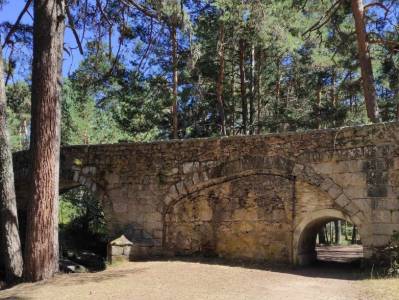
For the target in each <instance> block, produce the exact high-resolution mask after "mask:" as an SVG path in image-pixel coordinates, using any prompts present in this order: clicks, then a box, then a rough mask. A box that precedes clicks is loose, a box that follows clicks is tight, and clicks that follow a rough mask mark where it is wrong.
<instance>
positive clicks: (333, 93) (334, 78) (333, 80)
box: [331, 69, 337, 107]
mask: <svg viewBox="0 0 399 300" xmlns="http://www.w3.org/2000/svg"><path fill="white" fill-rule="evenodd" d="M336 81H337V72H336V71H335V69H333V70H332V74H331V104H332V107H337V88H336Z"/></svg>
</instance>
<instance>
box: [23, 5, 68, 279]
mask: <svg viewBox="0 0 399 300" xmlns="http://www.w3.org/2000/svg"><path fill="white" fill-rule="evenodd" d="M64 5H65V3H64V1H59V0H36V1H34V26H33V34H34V40H33V65H32V109H31V111H32V131H31V132H32V134H31V155H32V160H31V161H32V169H31V178H32V184H31V200H30V202H29V204H28V211H27V215H28V217H27V228H26V247H25V270H24V275H25V278H26V280H28V281H38V280H43V279H47V278H50V277H52V276H53V275H54V273H56V272H57V271H58V257H59V247H58V183H59V154H60V84H61V78H60V75H61V70H62V54H63V41H64V38H63V37H64V26H65V25H64V19H65V6H64Z"/></svg>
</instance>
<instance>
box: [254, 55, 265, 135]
mask: <svg viewBox="0 0 399 300" xmlns="http://www.w3.org/2000/svg"><path fill="white" fill-rule="evenodd" d="M263 60H264V58H263V55H262V50H261V49H258V52H257V64H256V87H255V90H256V103H257V104H256V105H257V109H256V133H257V134H260V132H261V125H260V117H261V110H262V107H261V97H260V86H261V81H262V78H261V62H262V61H263Z"/></svg>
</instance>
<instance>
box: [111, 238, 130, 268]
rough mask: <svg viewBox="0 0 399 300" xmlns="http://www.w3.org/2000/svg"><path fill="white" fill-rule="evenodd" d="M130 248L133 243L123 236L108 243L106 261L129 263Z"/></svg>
mask: <svg viewBox="0 0 399 300" xmlns="http://www.w3.org/2000/svg"><path fill="white" fill-rule="evenodd" d="M132 246H133V243H132V242H131V241H129V240H128V239H127V238H126V237H125V236H124V235H123V234H122V235H121V236H120V237H118V238H117V239H115V240H113V241H111V242H109V244H108V249H107V256H108V261H109V262H110V263H114V262H116V261H129V260H130V252H131V249H132Z"/></svg>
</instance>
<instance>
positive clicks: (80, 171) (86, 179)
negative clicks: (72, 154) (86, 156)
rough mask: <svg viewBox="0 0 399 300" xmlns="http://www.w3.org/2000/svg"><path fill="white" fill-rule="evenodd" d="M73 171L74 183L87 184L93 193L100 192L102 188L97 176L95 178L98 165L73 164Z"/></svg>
mask: <svg viewBox="0 0 399 300" xmlns="http://www.w3.org/2000/svg"><path fill="white" fill-rule="evenodd" d="M72 171H73V177H72V181H73V182H74V183H76V184H77V185H83V186H85V187H86V188H87V189H88V190H89V191H91V192H92V193H93V194H97V193H98V192H99V190H100V189H101V188H100V186H99V185H98V183H97V182H96V178H95V176H96V173H97V168H96V167H90V166H85V167H78V166H73V167H72Z"/></svg>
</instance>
